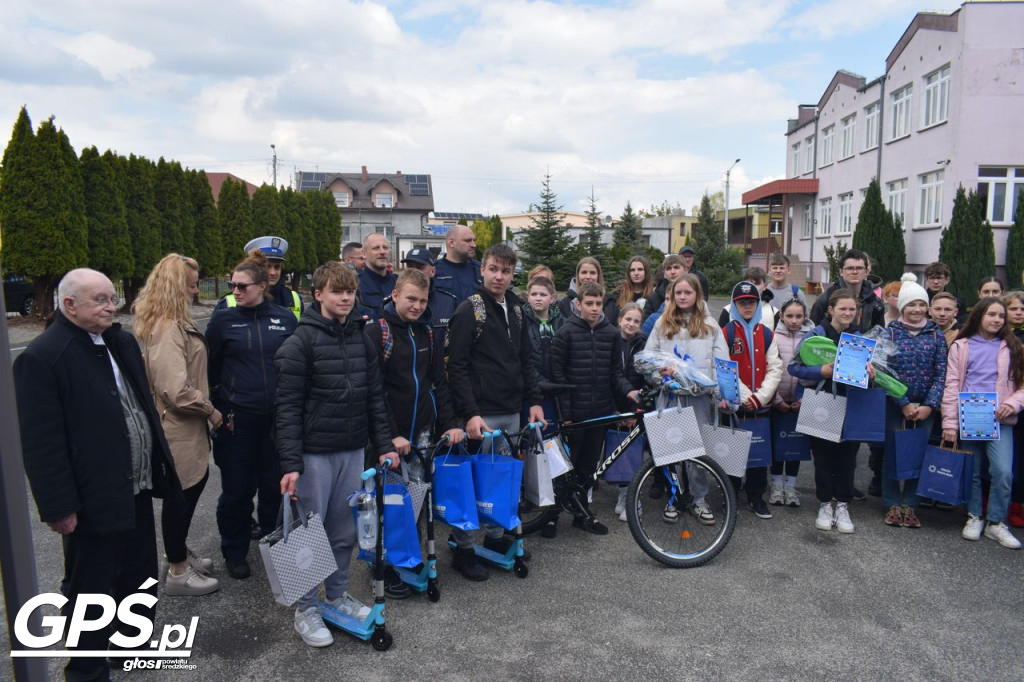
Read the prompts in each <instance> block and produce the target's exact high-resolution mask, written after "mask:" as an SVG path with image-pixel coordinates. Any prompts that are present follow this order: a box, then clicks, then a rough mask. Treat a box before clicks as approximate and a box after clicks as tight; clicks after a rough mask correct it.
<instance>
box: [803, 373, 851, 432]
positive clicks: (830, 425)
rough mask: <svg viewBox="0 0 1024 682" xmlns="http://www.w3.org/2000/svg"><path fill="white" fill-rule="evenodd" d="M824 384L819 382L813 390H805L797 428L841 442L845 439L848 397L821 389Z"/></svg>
mask: <svg viewBox="0 0 1024 682" xmlns="http://www.w3.org/2000/svg"><path fill="white" fill-rule="evenodd" d="M823 384H824V382H822V383H819V384H818V388H817V389H815V390H813V391H804V397H803V399H802V400H801V401H800V412H799V416H798V417H797V420H796V430H797V431H798V432H800V433H803V434H806V435H808V436H814V437H815V438H821V439H823V440H828V441H832V442H833V443H839V442H841V441H842V440H843V422H844V421H845V420H846V398H845V397H844V396H841V395H836V394H835V393H833V392H832V391H823V390H821V387H822V385H823ZM834 388H835V386H834V385H833V389H834Z"/></svg>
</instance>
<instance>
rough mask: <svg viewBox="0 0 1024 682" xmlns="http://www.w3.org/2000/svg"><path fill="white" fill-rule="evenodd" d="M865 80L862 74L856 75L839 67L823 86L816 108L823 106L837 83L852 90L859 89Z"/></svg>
mask: <svg viewBox="0 0 1024 682" xmlns="http://www.w3.org/2000/svg"><path fill="white" fill-rule="evenodd" d="M865 82H867V79H866V78H864V76H858V75H857V74H855V73H851V72H850V71H844V70H843V69H839V70H838V71H836V75H834V76H832V80H831V81H829V83H828V87H827V88H825V92H823V93H822V94H821V99H819V100H818V109H821V108H822V107H824V106H825V103H826V102H827V101H828V98H829V97H831V96H832V94H833V93H834V92H835V91H836V87H837V86H838V85H845V86H847V87H850V88H853V89H854V90H860V89H861V88H863V87H864V83H865Z"/></svg>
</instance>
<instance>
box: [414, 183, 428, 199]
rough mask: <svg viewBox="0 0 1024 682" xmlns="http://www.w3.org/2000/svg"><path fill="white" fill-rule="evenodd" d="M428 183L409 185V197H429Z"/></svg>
mask: <svg viewBox="0 0 1024 682" xmlns="http://www.w3.org/2000/svg"><path fill="white" fill-rule="evenodd" d="M428 189H429V188H428V186H427V183H425V182H411V183H409V195H410V196H414V197H425V196H428V195H429V191H428Z"/></svg>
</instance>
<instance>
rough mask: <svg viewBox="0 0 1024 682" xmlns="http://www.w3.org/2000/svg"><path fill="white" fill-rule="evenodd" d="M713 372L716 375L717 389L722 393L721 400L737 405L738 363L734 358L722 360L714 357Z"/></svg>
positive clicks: (738, 402) (738, 400) (738, 397)
mask: <svg viewBox="0 0 1024 682" xmlns="http://www.w3.org/2000/svg"><path fill="white" fill-rule="evenodd" d="M715 373H716V374H717V375H718V391H719V393H721V394H722V400H724V401H725V402H727V403H729V404H730V405H732V406H733V407H739V406H740V374H739V363H738V362H736V361H735V360H722V359H719V358H715Z"/></svg>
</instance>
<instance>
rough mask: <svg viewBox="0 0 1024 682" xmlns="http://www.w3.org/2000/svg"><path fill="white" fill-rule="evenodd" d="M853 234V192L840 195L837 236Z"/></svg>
mask: <svg viewBox="0 0 1024 682" xmlns="http://www.w3.org/2000/svg"><path fill="white" fill-rule="evenodd" d="M852 232H853V192H847V193H846V194H840V195H839V229H838V231H837V232H836V234H850V233H852Z"/></svg>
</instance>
